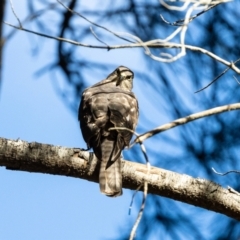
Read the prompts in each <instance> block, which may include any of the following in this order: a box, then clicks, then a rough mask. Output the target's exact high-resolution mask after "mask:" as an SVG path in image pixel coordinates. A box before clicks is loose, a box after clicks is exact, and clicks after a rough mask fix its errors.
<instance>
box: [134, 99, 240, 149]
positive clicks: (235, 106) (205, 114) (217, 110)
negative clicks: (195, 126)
mask: <svg viewBox="0 0 240 240" xmlns="http://www.w3.org/2000/svg"><path fill="white" fill-rule="evenodd" d="M239 109H240V103H234V104H229V105H224V106H220V107H215V108H211V109H208V110H205V111H202V112H198V113H194V114H191V115H189V116H187V117H183V118H179V119H177V120H175V121H173V122H170V123H166V124H163V125H161V126H159V127H157V128H154V129H153V130H150V131H148V132H146V133H143V134H141V135H139V136H138V137H136V139H135V140H134V142H133V143H132V145H133V144H135V143H141V142H143V141H145V140H146V139H148V138H150V137H152V136H154V135H155V134H158V133H161V132H164V131H166V130H169V129H171V128H174V127H177V126H179V125H183V124H186V123H188V122H191V121H194V120H197V119H200V118H203V117H209V116H211V115H215V114H219V113H223V112H227V111H233V110H239Z"/></svg>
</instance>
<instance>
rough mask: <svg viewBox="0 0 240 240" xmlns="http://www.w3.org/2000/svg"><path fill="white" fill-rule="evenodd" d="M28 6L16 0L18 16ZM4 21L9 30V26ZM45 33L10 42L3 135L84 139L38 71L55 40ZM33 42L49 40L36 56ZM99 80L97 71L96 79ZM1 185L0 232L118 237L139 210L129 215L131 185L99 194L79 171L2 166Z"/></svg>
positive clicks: (63, 141) (8, 237)
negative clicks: (116, 193)
mask: <svg viewBox="0 0 240 240" xmlns="http://www.w3.org/2000/svg"><path fill="white" fill-rule="evenodd" d="M15 4H17V3H15ZM24 7H25V6H24V5H22V6H20V3H19V6H18V5H15V8H16V9H15V10H16V12H18V13H19V15H20V16H21V15H24ZM7 8H8V9H7V16H6V17H7V19H8V20H9V21H10V22H14V23H15V22H16V20H15V19H14V18H13V16H12V14H11V13H10V11H9V6H8V4H7ZM4 28H5V29H4V30H5V33H6V32H8V31H9V30H11V29H10V28H9V27H7V26H4ZM33 41H35V42H33ZM41 41H43V40H41V39H37V37H35V36H31V37H30V36H28V34H27V33H25V32H20V31H19V32H17V33H16V34H15V36H14V37H13V38H11V39H10V40H9V41H8V42H7V43H6V46H5V49H4V54H3V82H2V86H1V92H0V116H1V120H0V136H1V137H4V138H8V139H17V138H20V139H21V140H24V141H29V142H32V141H36V142H40V143H48V144H54V145H61V146H67V147H85V143H84V142H83V140H82V136H81V132H80V129H79V123H78V121H77V117H76V116H77V113H75V114H73V113H72V112H71V111H70V110H69V109H68V108H67V107H66V106H65V105H64V103H63V102H62V100H61V98H59V97H58V95H57V94H56V92H55V90H54V88H53V85H52V79H50V76H49V75H48V74H44V75H43V76H42V77H40V78H36V76H35V75H34V73H36V71H37V70H39V69H40V68H41V67H43V66H44V65H45V64H46V62H47V61H48V56H49V55H51V53H52V42H51V40H44V43H40V42H41ZM34 44H46V45H47V47H45V48H44V52H41V54H39V55H38V56H37V57H34V56H32V46H34ZM110 54H112V53H110ZM122 60H123V57H122V56H121V55H119V56H117V57H116V58H115V61H116V66H118V65H121V64H122ZM132 65H133V64H132ZM128 66H129V65H128ZM130 67H131V64H130ZM99 80H101V78H100V79H99V77H97V79H96V80H95V82H97V81H99ZM0 189H1V190H0V199H1V206H0V216H1V217H0V239H5V240H12V239H24V240H27V239H35V240H37V239H45V240H47V239H59V240H61V239H72V240H74V239H105V238H109V239H117V238H118V236H119V234H120V232H119V230H120V229H119V228H121V230H129V231H130V229H131V227H132V223H133V221H134V220H135V217H136V214H137V213H136V211H135V210H133V212H132V215H131V216H128V207H129V204H130V201H131V191H129V190H124V195H123V196H122V197H119V198H115V199H112V198H108V197H105V196H103V195H101V194H100V192H99V186H98V184H95V183H91V182H87V181H84V180H81V179H76V178H70V177H64V176H52V175H47V174H38V173H28V172H19V171H10V170H6V169H5V168H3V167H1V168H0ZM139 196H141V193H139ZM134 209H135V208H134Z"/></svg>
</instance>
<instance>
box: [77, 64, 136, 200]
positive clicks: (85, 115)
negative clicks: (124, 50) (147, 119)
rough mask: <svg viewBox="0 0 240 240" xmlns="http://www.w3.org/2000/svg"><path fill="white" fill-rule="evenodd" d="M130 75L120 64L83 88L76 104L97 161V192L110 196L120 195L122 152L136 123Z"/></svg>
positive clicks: (81, 126) (131, 76)
mask: <svg viewBox="0 0 240 240" xmlns="http://www.w3.org/2000/svg"><path fill="white" fill-rule="evenodd" d="M133 78H134V73H133V71H131V70H130V69H129V68H127V67H124V66H119V67H118V68H116V69H115V70H114V71H113V72H112V73H111V74H109V75H108V76H107V78H106V79H104V80H102V81H100V82H98V83H96V84H94V85H93V86H91V87H89V88H87V89H85V90H84V91H83V94H82V98H81V102H80V106H79V111H78V120H79V122H80V128H81V131H82V135H83V139H84V140H85V142H86V144H87V147H88V149H91V148H92V149H93V152H94V154H95V156H96V157H97V158H98V160H99V161H100V171H99V185H100V191H101V193H103V194H105V195H106V196H109V197H117V196H120V195H122V167H121V158H122V155H121V154H122V150H123V149H124V148H125V147H128V146H129V144H130V141H131V138H132V135H133V132H134V131H135V128H136V126H137V122H138V116H139V108H138V101H137V98H136V97H135V95H134V93H133V92H132V88H133ZM127 129H128V130H127Z"/></svg>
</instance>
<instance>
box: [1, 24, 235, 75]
mask: <svg viewBox="0 0 240 240" xmlns="http://www.w3.org/2000/svg"><path fill="white" fill-rule="evenodd" d="M3 23H4V24H6V25H8V26H10V27H13V28H15V29H18V30H21V31H25V32H29V33H32V34H35V35H38V36H41V37H46V38H50V39H54V40H57V41H62V42H67V43H70V44H73V45H76V46H81V47H87V48H97V49H106V50H108V51H109V50H113V49H122V48H139V47H143V48H145V50H146V54H147V55H149V56H150V57H151V58H152V59H154V60H158V58H157V57H156V56H154V55H152V53H151V52H150V51H149V50H148V48H177V49H178V48H182V47H183V45H182V44H179V43H172V42H162V41H161V40H159V39H155V40H151V41H147V42H141V41H140V39H138V41H139V43H131V44H123V45H112V46H110V45H109V46H102V45H91V44H84V43H81V42H77V41H74V40H70V39H66V38H60V37H55V36H51V35H48V34H44V33H40V32H36V31H32V30H29V29H26V28H20V27H18V26H15V25H12V24H10V23H7V22H4V21H3ZM123 34H124V33H121V34H120V33H119V35H123ZM125 34H127V33H125ZM128 35H130V34H128ZM131 37H132V38H133V37H134V36H133V35H131ZM136 38H137V37H136ZM184 48H186V49H187V50H191V51H195V52H201V53H203V54H205V55H207V56H209V57H211V58H212V59H214V60H216V61H218V62H220V63H222V64H224V65H225V66H227V67H229V68H231V69H232V70H233V71H235V72H236V73H238V74H240V69H239V68H238V67H237V66H236V65H235V64H234V63H233V62H229V61H226V60H225V59H223V58H221V57H219V56H217V55H215V54H214V53H212V52H209V51H207V50H206V49H204V48H200V47H196V46H191V45H184ZM171 61H172V60H169V61H167V60H166V59H165V62H171Z"/></svg>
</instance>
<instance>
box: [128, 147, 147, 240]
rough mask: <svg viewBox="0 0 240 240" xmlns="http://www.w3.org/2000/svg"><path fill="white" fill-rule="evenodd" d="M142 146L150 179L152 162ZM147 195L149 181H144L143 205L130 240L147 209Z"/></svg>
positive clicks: (131, 238)
mask: <svg viewBox="0 0 240 240" xmlns="http://www.w3.org/2000/svg"><path fill="white" fill-rule="evenodd" d="M140 146H141V150H142V153H143V155H144V157H145V160H146V164H147V175H146V176H147V177H148V176H149V174H150V169H151V165H150V162H149V159H148V156H147V152H146V149H145V146H144V145H143V143H142V142H140ZM147 194H148V181H147V180H144V185H143V199H142V205H141V208H140V210H139V212H138V216H137V219H136V222H135V223H134V225H133V227H132V231H131V233H130V237H129V240H133V239H134V237H135V235H136V232H137V228H138V226H139V223H140V221H141V219H142V215H143V211H144V209H145V205H146V200H147Z"/></svg>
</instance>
